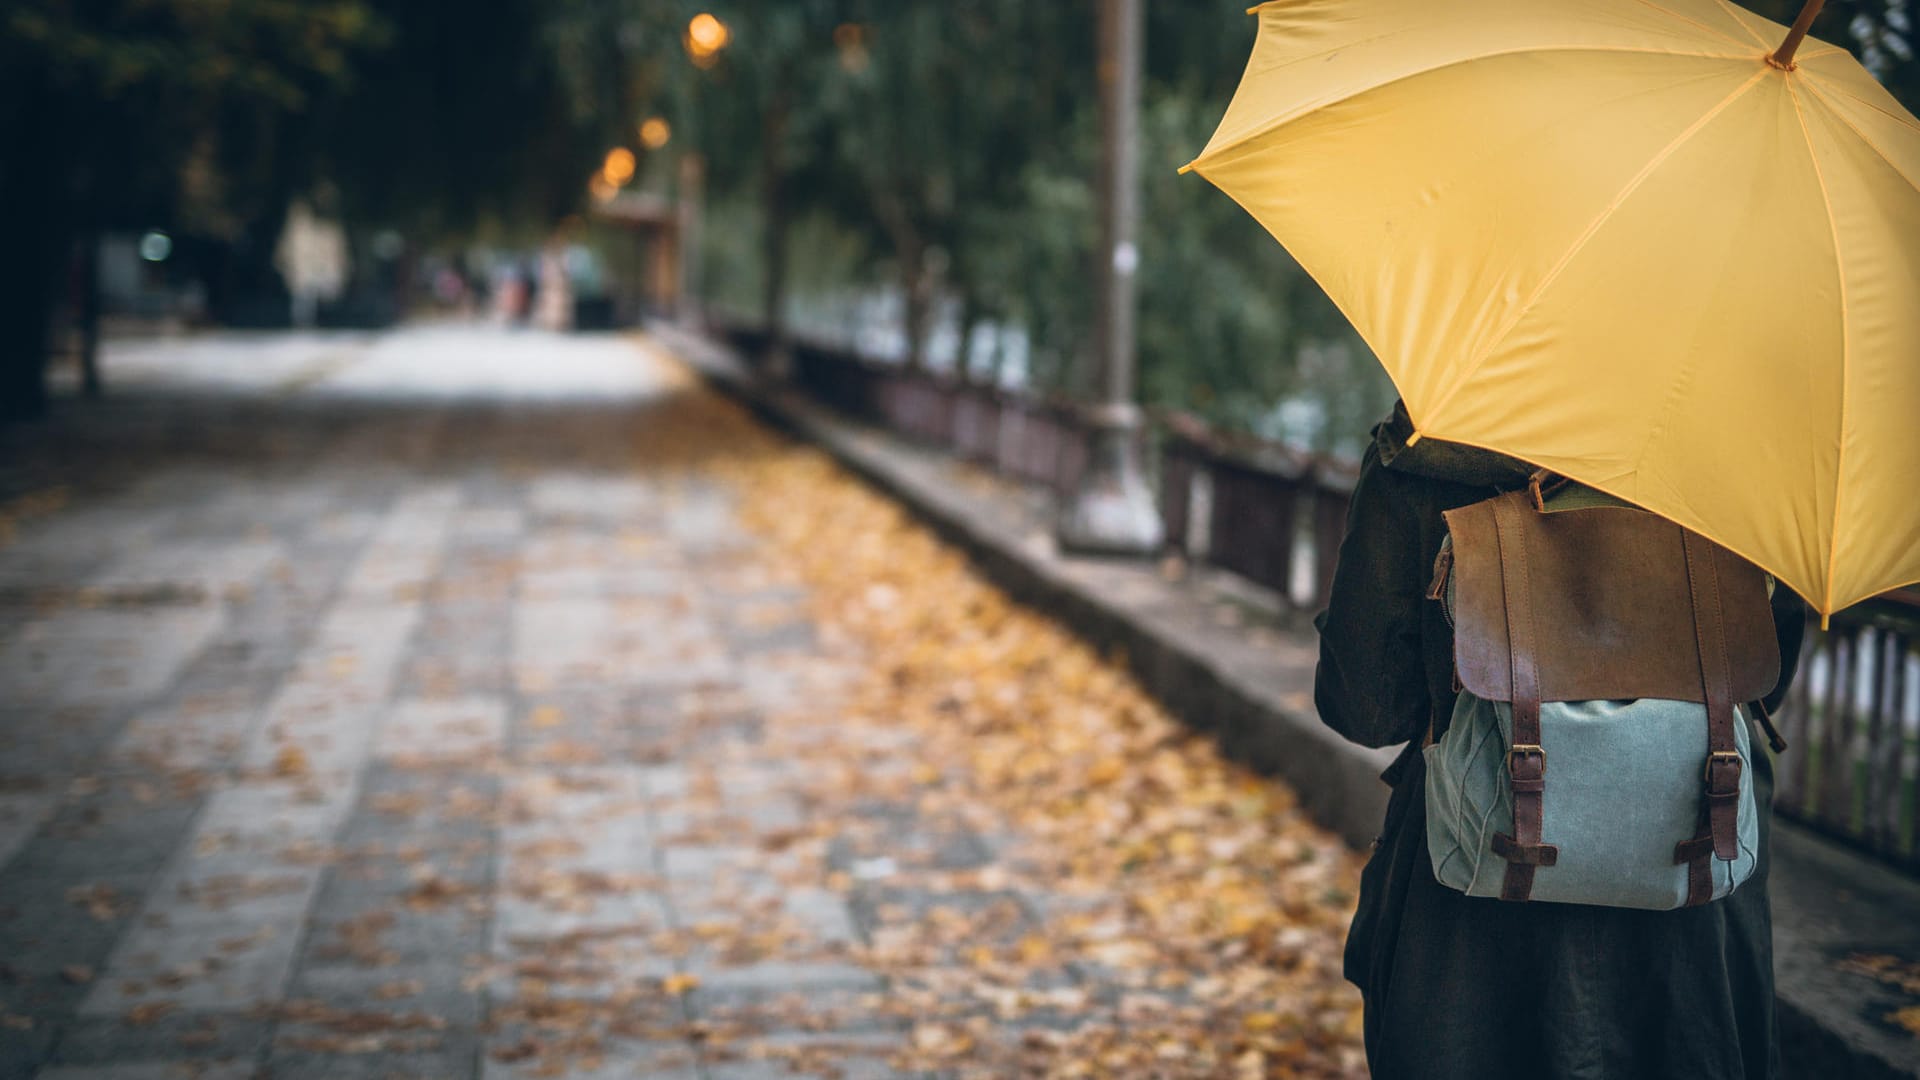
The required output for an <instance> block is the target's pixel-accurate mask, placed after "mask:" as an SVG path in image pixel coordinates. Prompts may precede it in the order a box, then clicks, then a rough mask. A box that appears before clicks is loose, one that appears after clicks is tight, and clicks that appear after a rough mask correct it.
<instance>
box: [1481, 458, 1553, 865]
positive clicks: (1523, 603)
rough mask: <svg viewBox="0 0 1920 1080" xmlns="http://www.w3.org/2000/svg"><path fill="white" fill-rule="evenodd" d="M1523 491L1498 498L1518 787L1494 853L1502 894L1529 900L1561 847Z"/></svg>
mask: <svg viewBox="0 0 1920 1080" xmlns="http://www.w3.org/2000/svg"><path fill="white" fill-rule="evenodd" d="M1524 498H1525V496H1524V495H1519V496H1509V497H1506V498H1501V499H1498V500H1496V501H1495V502H1494V516H1493V520H1494V527H1495V536H1496V537H1497V540H1498V543H1499V547H1500V585H1501V589H1502V591H1503V592H1504V594H1505V607H1506V615H1507V643H1508V650H1507V654H1508V657H1509V660H1508V663H1509V664H1510V665H1511V671H1510V674H1511V676H1512V683H1511V685H1512V687H1513V700H1512V707H1513V743H1512V745H1511V746H1510V747H1508V749H1507V786H1508V787H1509V788H1511V789H1512V791H1513V833H1512V834H1511V835H1508V834H1506V833H1502V834H1499V835H1497V836H1495V837H1494V838H1493V850H1494V853H1495V854H1497V855H1499V856H1500V857H1501V858H1503V859H1505V860H1507V876H1506V880H1505V881H1504V882H1503V883H1502V884H1501V887H1500V899H1502V900H1525V899H1527V898H1528V897H1529V896H1531V895H1532V894H1533V872H1534V869H1535V868H1536V867H1541V866H1552V865H1553V864H1554V863H1555V862H1556V861H1558V859H1559V856H1560V850H1559V849H1558V848H1556V847H1554V846H1553V845H1552V844H1543V843H1541V842H1540V833H1541V825H1542V817H1543V807H1542V798H1543V796H1544V794H1545V792H1546V787H1547V752H1546V750H1545V749H1544V748H1543V747H1542V746H1541V745H1540V668H1539V663H1538V654H1537V653H1536V652H1535V642H1536V641H1537V640H1538V635H1536V634H1535V633H1534V625H1533V594H1532V582H1531V580H1530V578H1529V575H1528V572H1527V541H1526V529H1525V524H1524V522H1522V521H1521V520H1520V515H1521V514H1522V513H1523V512H1524V511H1523V510H1522V503H1521V502H1520V501H1519V500H1520V499H1524Z"/></svg>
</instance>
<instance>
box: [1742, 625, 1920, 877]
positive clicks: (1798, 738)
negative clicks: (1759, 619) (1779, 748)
mask: <svg viewBox="0 0 1920 1080" xmlns="http://www.w3.org/2000/svg"><path fill="white" fill-rule="evenodd" d="M1816 625H1817V624H1816ZM1777 722H1778V724H1779V726H1780V731H1781V734H1782V735H1784V736H1785V737H1786V739H1787V741H1788V743H1790V744H1791V749H1790V750H1789V751H1788V752H1787V753H1786V754H1783V755H1781V757H1780V759H1779V761H1778V762H1777V764H1776V768H1777V787H1776V791H1775V795H1774V808H1775V809H1776V810H1777V811H1779V812H1780V813H1781V814H1784V815H1786V816H1788V817H1792V818H1794V819H1795V820H1798V821H1801V822H1805V823H1806V824H1809V825H1812V826H1813V827H1815V828H1817V829H1819V830H1820V831H1821V832H1824V833H1826V834H1828V835H1830V836H1833V837H1836V838H1838V839H1841V840H1845V841H1847V842H1848V843H1851V844H1854V845H1857V846H1859V847H1861V848H1864V849H1866V850H1867V851H1870V852H1872V853H1874V854H1876V855H1879V856H1880V857H1882V858H1884V859H1886V860H1888V861H1889V862H1892V863H1894V864H1895V865H1897V866H1900V867H1902V868H1904V869H1906V870H1908V871H1909V872H1920V844H1916V836H1915V833H1916V819H1917V818H1920V795H1917V788H1920V784H1916V780H1915V777H1916V774H1917V773H1920V596H1917V595H1916V594H1915V593H1914V591H1913V590H1901V591H1900V592H1899V593H1895V594H1891V595H1889V596H1886V597H1882V598H1880V599H1877V600H1870V601H1868V602H1866V603H1864V604H1856V605H1855V606H1853V607H1850V608H1847V609H1846V610H1844V611H1841V612H1838V613H1836V614H1835V615H1834V616H1833V618H1832V619H1831V620H1830V621H1829V627H1828V629H1827V630H1825V631H1820V630H1816V629H1812V628H1809V632H1808V635H1807V643H1806V647H1805V649H1804V650H1803V652H1802V653H1801V659H1800V676H1799V678H1798V679H1797V680H1796V681H1795V682H1794V685H1793V689H1792V690H1791V691H1789V693H1788V696H1787V701H1786V703H1785V704H1784V705H1783V706H1782V707H1781V710H1780V716H1779V717H1778V718H1777Z"/></svg>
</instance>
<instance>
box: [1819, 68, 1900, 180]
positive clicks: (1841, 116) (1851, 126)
mask: <svg viewBox="0 0 1920 1080" xmlns="http://www.w3.org/2000/svg"><path fill="white" fill-rule="evenodd" d="M1807 89H1808V90H1811V91H1813V93H1814V94H1815V95H1816V96H1818V97H1820V98H1822V99H1825V98H1826V96H1827V92H1826V91H1825V90H1822V89H1820V88H1819V87H1817V86H1808V87H1807ZM1842 96H1843V97H1850V96H1851V95H1842ZM1853 100H1855V101H1859V100H1860V99H1859V98H1854V99H1853ZM1795 104H1796V105H1797V104H1798V101H1796V102H1795ZM1860 104H1862V105H1865V106H1867V107H1869V108H1872V107H1873V103H1872V102H1870V101H1861V102H1860ZM1827 108H1828V110H1830V111H1831V112H1832V113H1833V115H1834V118H1835V119H1837V120H1839V121H1840V122H1841V123H1843V124H1845V125H1847V130H1848V131H1851V132H1853V133H1854V134H1855V135H1857V136H1859V138H1860V141H1861V142H1863V143H1866V144H1867V148H1868V149H1869V150H1872V151H1873V152H1874V153H1875V154H1877V155H1879V157H1880V160H1881V161H1884V162H1886V163H1887V168H1889V169H1892V170H1893V172H1894V175H1895V176H1898V177H1899V178H1900V179H1902V180H1905V181H1906V182H1907V186H1908V187H1911V188H1912V189H1913V190H1915V191H1920V180H1915V179H1914V178H1913V177H1912V176H1910V175H1908V173H1907V170H1905V169H1903V168H1901V167H1900V163H1899V162H1897V161H1895V160H1893V156H1892V155H1891V154H1888V153H1887V152H1886V151H1885V150H1883V149H1881V147H1880V144H1879V143H1877V142H1874V141H1873V137H1872V136H1870V135H1868V134H1867V133H1866V132H1864V131H1862V130H1860V127H1859V125H1857V124H1855V123H1854V122H1853V121H1852V120H1849V119H1847V114H1846V113H1843V112H1841V111H1840V110H1839V109H1835V108H1834V107H1833V103H1832V102H1827ZM1880 111H1881V112H1886V110H1885V109H1881V110H1880ZM1894 119H1895V120H1898V119H1900V118H1899V117H1897V116H1896V117H1894ZM1909 126H1913V125H1909Z"/></svg>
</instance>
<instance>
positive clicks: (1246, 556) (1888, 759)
mask: <svg viewBox="0 0 1920 1080" xmlns="http://www.w3.org/2000/svg"><path fill="white" fill-rule="evenodd" d="M722 332H723V333H724V334H725V336H727V337H728V338H729V339H730V340H732V341H733V342H734V343H735V344H736V345H737V346H739V347H741V348H742V349H744V350H746V351H748V352H749V353H753V352H757V351H758V349H759V348H760V346H762V345H763V344H764V338H763V337H762V336H761V335H759V334H756V333H755V332H753V331H751V330H743V329H739V328H726V329H724V330H723V331H722ZM793 358H794V373H793V377H794V382H795V383H796V385H798V386H799V388H800V389H802V390H803V391H805V392H806V393H807V394H808V395H809V396H810V397H813V398H814V399H816V400H818V401H820V402H822V403H824V404H826V405H829V406H831V407H833V408H834V409H836V410H837V411H840V412H842V413H844V414H846V415H848V416H850V417H852V418H855V419H857V420H860V421H863V422H866V423H869V424H874V425H876V426H880V427H884V428H887V429H889V430H891V431H893V432H896V433H898V434H900V435H903V436H905V437H906V438H908V439H911V440H913V441H915V442H918V443H922V444H926V445H930V446H935V447H940V448H942V449H946V450H949V451H951V452H953V453H954V454H956V455H958V456H960V457H962V458H964V459H966V460H969V461H972V462H975V463H977V464H979V465H981V466H983V467H986V468H989V469H992V470H994V471H995V472H998V473H1000V474H1002V475H1005V476H1009V477H1013V478H1016V479H1019V480H1022V481H1026V482H1029V483H1035V484H1040V485H1043V486H1045V487H1047V488H1050V489H1052V490H1054V491H1056V492H1057V491H1065V490H1068V489H1070V488H1071V487H1072V486H1073V485H1074V484H1075V483H1076V482H1077V481H1078V479H1079V477H1080V473H1081V471H1082V470H1084V468H1085V467H1086V460H1087V447H1088V435H1089V430H1090V429H1089V427H1088V425H1087V424H1086V423H1084V422H1083V421H1082V419H1081V418H1080V414H1079V412H1078V411H1077V410H1076V409H1075V408H1074V407H1073V406H1071V405H1069V404H1067V403H1064V402H1060V401H1055V400H1048V399H1042V398H1038V397H1034V396H1030V395H1025V394H1018V393H1013V392H1009V391H1005V390H1000V389H996V388H992V387H986V386H979V385H973V384H968V383H964V382H961V381H959V380H957V379H953V378H951V377H948V376H944V375H940V374H935V373H929V372H916V371H911V370H909V369H907V368H904V367H902V366H900V365H898V364H891V363H886V362H883V361H878V360H873V359H869V358H864V357H859V356H856V355H853V354H852V353H850V352H848V351H846V350H842V349H835V348H830V347H824V346H821V345H818V344H812V343H800V344H796V345H795V346H794V348H793ZM1154 420H1155V422H1154V424H1153V425H1152V429H1151V430H1150V431H1149V432H1148V433H1147V437H1148V438H1149V439H1151V440H1152V443H1153V449H1154V450H1156V451H1157V454H1156V455H1155V456H1156V457H1157V459H1158V462H1159V472H1158V483H1159V494H1158V499H1159V507H1160V514H1161V518H1162V522H1163V524H1164V525H1165V529H1166V536H1167V544H1168V547H1169V549H1170V551H1172V552H1177V553H1179V554H1180V555H1182V556H1184V557H1185V558H1186V559H1188V560H1189V561H1190V562H1194V563H1201V564H1205V565H1210V566H1215V567H1219V568H1220V569H1223V570H1227V571H1229V572H1231V573H1234V574H1237V575H1239V576H1241V577H1243V578H1245V579H1247V580H1250V581H1253V582H1256V583H1258V584H1260V585H1262V586H1265V587H1266V588H1268V589H1270V590H1272V591H1273V592H1275V593H1277V594H1278V595H1279V596H1280V597H1281V598H1282V599H1283V600H1284V601H1285V602H1287V603H1290V604H1292V605H1294V606H1296V607H1298V608H1301V609H1305V610H1316V609H1318V608H1319V607H1321V606H1322V605H1323V604H1324V603H1325V601H1326V597H1327V591H1328V588H1329V586H1330V585H1331V583H1332V580H1333V565H1334V560H1335V559H1336V558H1337V556H1338V554H1339V549H1340V539H1341V537H1342V536H1343V535H1344V534H1345V531H1346V520H1347V504H1348V501H1349V498H1350V496H1351V494H1352V491H1353V482H1354V479H1355V477H1356V472H1357V468H1356V466H1355V465H1354V464H1353V463H1352V462H1346V461H1341V460H1336V459H1330V458H1326V457H1320V456H1312V455H1305V454H1301V453H1298V452H1296V451H1293V450H1290V449H1288V448H1287V447H1285V446H1282V445H1280V444H1277V443H1273V442H1267V441H1263V440H1259V439H1255V438H1251V437H1247V436H1237V435H1229V434H1224V433H1221V432H1218V431H1215V430H1213V429H1211V428H1209V427H1207V426H1206V425H1205V424H1204V423H1202V422H1201V421H1199V420H1198V419H1196V418H1194V417H1191V416H1187V415H1184V414H1162V415H1158V416H1156V417H1155V418H1154ZM1813 625H1817V621H1816V622H1815V623H1814V624H1813ZM1775 722H1776V724H1777V725H1778V726H1779V728H1780V730H1781V733H1782V734H1783V735H1784V736H1785V737H1786V738H1787V740H1788V741H1789V743H1791V744H1792V749H1791V750H1790V751H1789V752H1788V753H1787V754H1785V755H1783V756H1782V757H1781V758H1780V760H1779V762H1778V764H1777V776H1778V786H1777V790H1776V795H1775V809H1776V810H1777V811H1778V812H1779V813H1781V814H1782V815H1785V816H1787V817H1791V818H1793V819H1795V820H1797V821H1800V822H1802V823H1804V824H1807V825H1809V826H1811V827H1813V828H1815V829H1818V830H1819V831H1821V832H1823V833H1825V834H1827V835H1829V836H1832V837H1835V838H1838V839H1840V840H1842V841H1844V842H1846V843H1848V844H1850V845H1852V846H1856V847H1859V848H1861V849H1863V850H1866V851H1868V852H1871V853H1872V854H1874V855H1877V856H1878V857H1880V858H1882V859H1885V860H1886V861H1888V862H1890V863H1892V864H1894V865H1896V866H1899V867H1901V868H1903V869H1905V870H1908V871H1909V872H1920V836H1917V835H1916V834H1917V833H1920V804H1917V802H1916V800H1917V799H1920V781H1917V780H1916V777H1917V776H1920V590H1901V591H1900V592H1897V593H1893V594H1889V595H1888V596H1885V597H1881V598H1878V599H1876V600H1872V601H1869V602H1867V603H1864V604H1859V605H1856V606H1854V607H1852V608H1849V609H1847V610H1846V611H1843V612H1840V613H1838V614H1836V615H1835V616H1834V617H1833V619H1832V620H1831V627H1830V629H1828V630H1826V631H1819V630H1814V629H1809V632H1808V635H1807V640H1806V644H1805V651H1804V653H1803V656H1802V659H1801V664H1800V677H1799V678H1798V680H1797V681H1796V682H1795V684H1794V687H1793V690H1792V691H1791V693H1790V694H1789V695H1788V698H1787V701H1786V703H1785V704H1784V705H1783V706H1782V708H1781V710H1780V715H1779V716H1778V717H1775Z"/></svg>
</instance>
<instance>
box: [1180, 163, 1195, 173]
mask: <svg viewBox="0 0 1920 1080" xmlns="http://www.w3.org/2000/svg"><path fill="white" fill-rule="evenodd" d="M1192 171H1193V162H1191V161H1189V162H1187V163H1186V164H1185V165H1182V166H1180V175H1181V176H1185V175H1187V174H1188V173H1190V172H1192Z"/></svg>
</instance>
